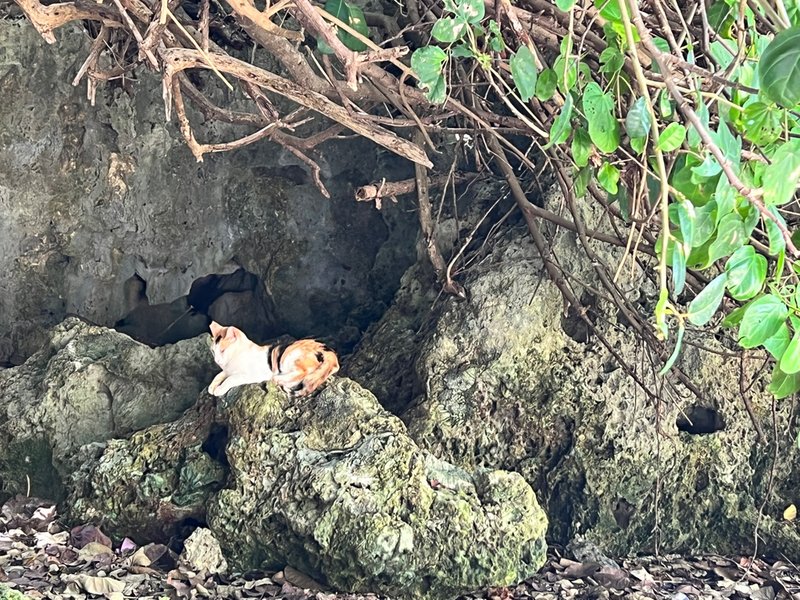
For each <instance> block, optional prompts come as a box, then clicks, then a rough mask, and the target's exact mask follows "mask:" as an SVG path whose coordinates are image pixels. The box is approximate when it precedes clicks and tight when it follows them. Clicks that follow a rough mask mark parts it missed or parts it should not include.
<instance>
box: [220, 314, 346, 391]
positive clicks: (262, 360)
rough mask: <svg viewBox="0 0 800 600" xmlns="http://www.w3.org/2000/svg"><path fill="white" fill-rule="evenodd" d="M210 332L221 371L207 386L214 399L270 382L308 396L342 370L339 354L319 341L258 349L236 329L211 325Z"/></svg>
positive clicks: (305, 341) (285, 389)
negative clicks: (233, 389) (251, 384)
mask: <svg viewBox="0 0 800 600" xmlns="http://www.w3.org/2000/svg"><path fill="white" fill-rule="evenodd" d="M210 329H211V335H212V337H213V338H214V344H213V348H212V350H213V352H214V361H215V362H216V363H217V364H218V365H219V366H220V367H222V372H221V373H219V374H217V376H216V377H215V378H214V381H212V382H211V384H210V385H209V386H208V391H209V393H211V394H214V395H215V396H222V395H223V394H225V392H227V391H228V390H229V389H231V388H233V387H236V386H239V385H244V384H247V383H259V382H262V381H270V380H273V381H275V383H276V384H277V385H278V386H280V387H281V388H282V389H283V390H284V391H286V392H287V393H289V394H296V395H298V396H305V395H308V394H310V393H312V392H313V391H314V390H316V389H317V388H319V386H320V385H322V384H323V383H324V382H325V381H326V380H327V379H328V378H329V377H330V376H331V375H333V374H334V373H336V372H337V371H338V370H339V360H338V358H337V357H336V353H335V352H334V351H333V350H331V349H330V348H328V347H327V346H325V345H324V344H322V343H321V342H318V341H316V340H299V341H297V342H293V343H291V344H289V345H288V346H284V345H281V344H276V345H268V346H259V345H258V344H255V343H253V342H251V341H250V340H249V339H247V336H246V335H245V334H244V332H242V331H241V330H240V329H237V328H236V327H223V326H221V325H219V324H217V323H214V322H212V323H211V326H210Z"/></svg>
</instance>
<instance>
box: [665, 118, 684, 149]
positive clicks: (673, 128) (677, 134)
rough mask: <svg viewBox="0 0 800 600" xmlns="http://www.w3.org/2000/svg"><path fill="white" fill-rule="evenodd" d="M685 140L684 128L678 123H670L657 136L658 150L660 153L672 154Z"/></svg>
mask: <svg viewBox="0 0 800 600" xmlns="http://www.w3.org/2000/svg"><path fill="white" fill-rule="evenodd" d="M685 138H686V128H685V127H684V126H683V125H681V124H680V123H670V124H669V125H667V127H666V129H664V131H662V132H661V135H659V136H658V148H659V149H660V150H661V151H662V152H672V151H673V150H677V149H678V148H680V147H681V144H682V143H683V140H684V139H685Z"/></svg>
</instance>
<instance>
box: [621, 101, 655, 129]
mask: <svg viewBox="0 0 800 600" xmlns="http://www.w3.org/2000/svg"><path fill="white" fill-rule="evenodd" d="M625 131H627V132H628V135H629V136H630V137H631V138H645V137H647V134H648V133H650V113H648V112H647V103H646V102H645V100H644V98H642V97H639V98H637V99H636V102H634V103H633V106H631V109H630V110H629V111H628V114H627V115H626V116H625Z"/></svg>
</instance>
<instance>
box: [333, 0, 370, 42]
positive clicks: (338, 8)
mask: <svg viewBox="0 0 800 600" xmlns="http://www.w3.org/2000/svg"><path fill="white" fill-rule="evenodd" d="M325 11H326V12H328V13H330V14H332V15H333V16H334V17H336V18H337V19H339V20H340V21H343V22H345V23H347V24H348V25H349V26H350V27H351V28H353V29H355V30H356V31H357V32H358V33H360V34H361V35H363V36H364V37H369V28H368V27H367V20H366V19H365V18H364V11H362V10H361V9H360V8H359V7H358V6H356V5H355V4H350V3H349V2H347V1H346V0H328V1H327V2H325ZM338 32H339V33H338V36H339V39H340V40H342V43H343V44H344V45H345V46H347V47H348V48H350V50H353V51H355V52H363V51H364V50H366V49H367V45H366V44H365V43H364V42H362V41H361V40H359V39H358V38H356V37H355V36H354V35H352V34H351V33H348V32H347V31H344V30H343V29H339V30H338Z"/></svg>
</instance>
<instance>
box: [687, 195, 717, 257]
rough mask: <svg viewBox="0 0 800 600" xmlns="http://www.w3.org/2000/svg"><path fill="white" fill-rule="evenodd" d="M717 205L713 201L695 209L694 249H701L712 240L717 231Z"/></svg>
mask: <svg viewBox="0 0 800 600" xmlns="http://www.w3.org/2000/svg"><path fill="white" fill-rule="evenodd" d="M716 219H717V203H716V202H714V201H713V200H712V201H711V202H708V203H706V204H704V205H703V206H697V207H695V209H694V231H693V232H692V247H693V248H699V247H700V246H702V245H703V244H705V243H706V242H707V241H708V240H710V239H711V236H712V235H714V231H715V230H716V229H717V221H716Z"/></svg>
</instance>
